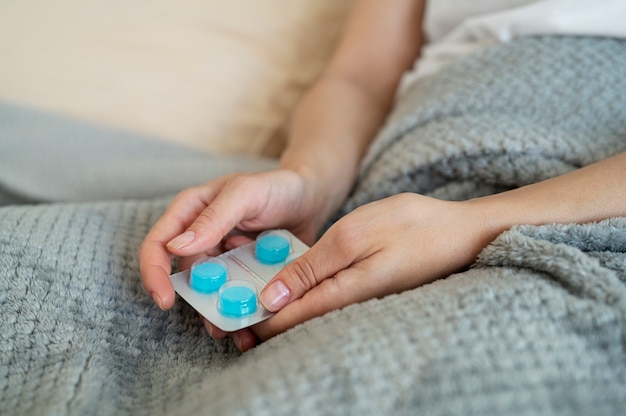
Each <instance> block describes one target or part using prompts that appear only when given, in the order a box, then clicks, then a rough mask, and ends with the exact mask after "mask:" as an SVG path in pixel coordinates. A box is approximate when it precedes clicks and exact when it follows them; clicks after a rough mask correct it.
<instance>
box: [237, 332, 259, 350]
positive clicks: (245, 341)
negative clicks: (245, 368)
mask: <svg viewBox="0 0 626 416" xmlns="http://www.w3.org/2000/svg"><path fill="white" fill-rule="evenodd" d="M230 337H231V338H232V339H233V342H234V343H235V346H236V347H237V348H238V349H239V351H241V352H246V351H248V350H250V349H252V348H254V347H256V345H257V340H258V338H257V336H256V335H255V333H254V332H252V330H251V329H249V328H245V329H241V330H239V331H237V332H233V333H232V334H230Z"/></svg>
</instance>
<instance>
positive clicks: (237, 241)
mask: <svg viewBox="0 0 626 416" xmlns="http://www.w3.org/2000/svg"><path fill="white" fill-rule="evenodd" d="M253 241H254V239H252V238H250V237H248V236H247V235H233V236H232V237H228V238H227V239H226V241H224V249H225V250H232V249H235V248H237V247H241V246H243V245H244V244H248V243H251V242H253Z"/></svg>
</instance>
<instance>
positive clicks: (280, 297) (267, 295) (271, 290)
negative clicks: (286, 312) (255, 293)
mask: <svg viewBox="0 0 626 416" xmlns="http://www.w3.org/2000/svg"><path fill="white" fill-rule="evenodd" d="M287 302H289V288H288V287H287V286H286V285H285V284H284V283H283V282H281V281H280V280H277V281H275V282H274V283H272V284H271V285H269V286H268V287H266V288H265V289H264V290H263V292H261V303H262V304H263V306H265V308H266V309H267V310H269V311H270V312H276V311H277V310H279V309H280V308H282V307H283V306H285V305H286V304H287Z"/></svg>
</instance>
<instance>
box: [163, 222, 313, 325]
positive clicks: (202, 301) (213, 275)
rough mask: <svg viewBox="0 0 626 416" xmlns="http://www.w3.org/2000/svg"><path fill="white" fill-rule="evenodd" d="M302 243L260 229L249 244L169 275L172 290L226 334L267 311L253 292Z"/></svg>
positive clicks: (299, 250)
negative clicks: (259, 232) (261, 231)
mask: <svg viewBox="0 0 626 416" xmlns="http://www.w3.org/2000/svg"><path fill="white" fill-rule="evenodd" d="M308 248H309V247H308V246H307V245H306V244H304V243H303V242H302V241H300V240H299V239H298V238H296V236H294V235H293V234H291V233H290V232H289V231H287V230H269V231H265V232H263V233H261V234H259V236H258V237H257V238H256V240H255V241H254V242H251V243H249V244H245V245H243V246H240V247H237V248H235V249H233V250H230V251H227V252H225V253H222V254H220V255H219V256H216V257H205V258H202V259H199V260H197V261H195V262H194V263H193V265H192V266H191V268H190V269H189V270H184V271H181V272H178V273H175V274H172V275H171V276H170V279H171V281H172V284H173V285H174V290H175V291H176V293H178V294H179V295H180V296H181V297H182V298H183V299H185V300H186V301H187V303H189V305H191V307H193V308H194V309H195V310H196V311H198V313H200V314H201V315H202V316H204V317H205V318H206V319H207V320H208V321H209V322H211V323H212V324H213V325H215V326H217V327H218V328H220V329H222V330H223V331H227V332H232V331H236V330H238V329H242V328H245V327H248V326H251V325H254V324H256V323H258V322H261V321H263V320H265V319H267V318H269V317H270V316H272V315H273V314H272V313H271V312H269V311H268V310H267V309H265V308H264V307H263V305H261V302H259V299H258V296H259V293H261V290H263V288H264V287H265V285H267V283H268V282H269V281H270V280H271V279H272V278H273V277H274V276H275V275H276V274H277V273H278V272H279V271H280V270H281V269H282V268H283V267H284V266H285V265H286V264H288V263H290V262H291V261H292V260H293V259H295V258H297V257H298V256H300V255H301V254H302V253H304V252H305V251H306V250H308Z"/></svg>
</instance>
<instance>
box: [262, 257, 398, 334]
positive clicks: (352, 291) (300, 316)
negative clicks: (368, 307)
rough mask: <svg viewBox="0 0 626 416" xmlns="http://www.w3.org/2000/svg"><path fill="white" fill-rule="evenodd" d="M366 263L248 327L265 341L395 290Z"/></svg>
mask: <svg viewBox="0 0 626 416" xmlns="http://www.w3.org/2000/svg"><path fill="white" fill-rule="evenodd" d="M369 264H370V260H369V259H367V260H364V261H362V262H359V263H358V264H357V265H355V266H353V267H350V268H348V269H346V270H343V271H340V272H339V273H337V274H336V275H335V276H333V277H330V278H327V279H325V280H324V281H322V282H321V283H319V284H318V285H317V286H315V287H314V288H312V289H311V290H310V291H308V292H307V293H306V294H305V295H304V296H302V297H301V298H299V299H297V300H295V301H293V302H291V303H289V304H288V305H286V306H285V307H284V308H283V309H282V310H280V311H279V312H278V313H277V314H276V315H274V316H272V317H271V318H269V319H267V320H265V321H263V322H260V323H258V324H256V325H254V326H253V327H252V329H253V330H254V332H255V333H256V335H257V336H258V337H259V338H260V339H262V340H266V339H269V338H271V337H273V336H275V335H277V334H279V333H282V332H284V331H286V330H288V329H290V328H293V327H294V326H296V325H298V324H300V323H302V322H305V321H308V320H310V319H313V318H315V317H318V316H322V315H324V314H326V313H328V312H330V311H333V310H337V309H341V308H344V307H346V306H348V305H351V304H353V303H359V302H364V301H366V300H368V299H371V298H375V297H381V296H384V295H387V294H390V293H394V291H396V290H398V288H396V287H395V286H394V285H393V284H392V283H390V282H387V281H383V282H381V280H379V279H372V276H371V271H370V272H369V273H368V272H366V271H365V269H366V268H367V267H368V265H369ZM392 275H393V271H389V273H388V274H386V275H385V276H383V277H385V280H387V279H386V277H391V276H392ZM389 280H390V279H389Z"/></svg>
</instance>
